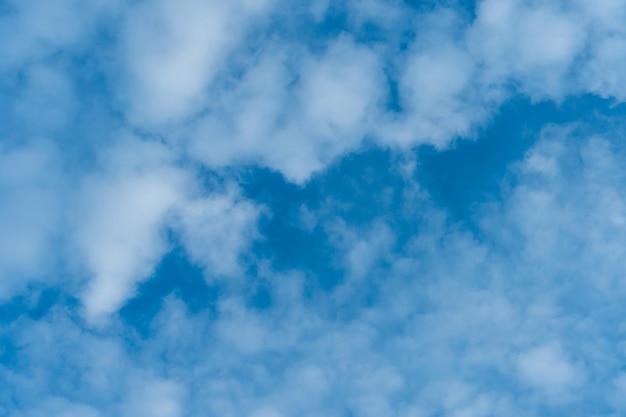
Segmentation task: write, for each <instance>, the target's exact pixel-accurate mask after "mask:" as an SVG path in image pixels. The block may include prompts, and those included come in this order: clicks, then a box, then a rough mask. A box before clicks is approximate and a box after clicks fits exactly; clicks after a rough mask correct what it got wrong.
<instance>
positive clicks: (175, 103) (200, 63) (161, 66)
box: [119, 0, 271, 128]
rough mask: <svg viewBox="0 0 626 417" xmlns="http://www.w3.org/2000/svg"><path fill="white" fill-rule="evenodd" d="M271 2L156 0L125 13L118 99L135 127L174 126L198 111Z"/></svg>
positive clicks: (204, 104) (201, 108) (205, 103)
mask: <svg viewBox="0 0 626 417" xmlns="http://www.w3.org/2000/svg"><path fill="white" fill-rule="evenodd" d="M270 5H271V1H260V2H250V1H234V2H228V3H224V2H219V1H201V0H185V1H171V0H160V1H158V2H156V4H154V3H150V4H147V3H146V4H140V5H138V6H137V7H136V8H135V9H134V10H132V12H130V13H129V14H128V15H127V22H126V28H125V32H124V47H125V52H124V59H123V61H122V62H121V64H122V65H123V66H125V67H127V68H126V71H125V72H126V75H127V77H126V80H125V81H123V82H122V84H121V85H120V87H121V89H120V92H119V93H120V95H121V97H122V98H123V100H124V101H126V102H127V106H128V107H127V108H128V114H129V117H130V120H132V121H133V122H134V123H137V124H139V125H140V126H147V127H149V128H150V127H159V126H163V125H166V126H167V125H168V124H171V123H176V122H179V121H181V120H185V119H186V118H188V117H190V116H193V115H194V114H195V113H197V112H199V111H201V110H203V108H204V107H205V106H206V105H207V102H209V100H208V98H207V97H206V93H207V91H208V88H209V86H210V85H211V83H212V81H213V79H214V77H215V75H216V74H217V73H218V72H220V71H223V70H225V69H226V66H227V61H228V60H229V53H231V52H232V50H233V48H235V47H236V46H238V43H239V42H240V41H241V40H242V39H243V37H244V36H245V35H246V32H247V31H248V30H249V28H250V27H251V26H254V25H255V20H256V19H261V18H262V14H263V13H265V12H266V9H268V7H269V6H270Z"/></svg>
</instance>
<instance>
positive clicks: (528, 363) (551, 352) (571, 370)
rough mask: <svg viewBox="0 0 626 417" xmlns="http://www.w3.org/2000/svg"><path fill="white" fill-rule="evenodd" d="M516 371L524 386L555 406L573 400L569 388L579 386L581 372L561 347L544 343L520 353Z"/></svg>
mask: <svg viewBox="0 0 626 417" xmlns="http://www.w3.org/2000/svg"><path fill="white" fill-rule="evenodd" d="M517 368H518V371H519V373H520V377H521V378H522V379H523V380H524V382H525V383H527V384H528V385H530V386H531V387H532V388H534V389H536V390H538V391H539V392H540V393H541V394H543V395H545V396H547V397H548V398H549V401H550V402H554V403H556V404H559V403H563V402H568V401H571V400H572V397H571V392H570V390H571V388H572V386H575V385H577V384H579V383H580V382H581V378H582V375H581V371H580V369H578V368H577V367H576V366H575V364H572V363H571V361H570V359H568V357H567V354H566V353H565V352H563V349H562V348H561V346H560V345H559V344H557V343H547V344H544V345H541V346H538V347H534V348H531V349H529V350H527V351H525V352H522V353H521V354H520V355H519V356H518V358H517Z"/></svg>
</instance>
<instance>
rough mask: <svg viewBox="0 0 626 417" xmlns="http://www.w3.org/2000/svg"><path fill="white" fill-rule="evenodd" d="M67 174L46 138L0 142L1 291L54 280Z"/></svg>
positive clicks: (0, 293) (9, 292)
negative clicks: (20, 143)
mask: <svg viewBox="0 0 626 417" xmlns="http://www.w3.org/2000/svg"><path fill="white" fill-rule="evenodd" d="M66 191H67V190H66V178H64V175H63V166H62V162H61V157H60V153H59V150H58V149H57V148H56V146H55V145H54V144H52V143H50V142H48V141H38V142H35V143H32V144H29V145H24V146H17V147H9V146H6V147H2V148H0V199H1V200H2V204H0V229H2V233H0V277H1V279H0V297H2V298H10V297H11V296H12V295H13V294H14V292H15V291H18V292H19V291H22V290H23V289H24V287H25V286H26V283H27V282H28V281H30V280H33V281H46V280H54V277H53V276H52V275H53V274H50V273H49V270H50V268H52V267H53V266H54V265H55V263H56V262H57V260H56V259H55V256H54V255H53V254H52V253H51V252H52V251H53V249H54V247H56V245H57V242H58V240H59V239H60V233H61V230H62V220H63V212H62V200H63V197H64V194H65V193H66Z"/></svg>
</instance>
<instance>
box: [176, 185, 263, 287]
mask: <svg viewBox="0 0 626 417" xmlns="http://www.w3.org/2000/svg"><path fill="white" fill-rule="evenodd" d="M238 194H239V191H238V190H236V189H235V188H233V187H231V188H230V189H228V190H226V191H225V192H224V193H220V192H215V193H212V194H209V195H208V196H206V197H204V198H197V199H193V200H190V201H187V202H185V203H184V204H182V205H181V207H180V208H179V210H178V212H177V213H178V214H177V215H178V221H177V222H178V223H179V227H178V229H180V230H179V232H180V234H181V243H182V244H183V246H184V247H185V249H186V250H187V252H188V253H189V257H190V259H191V260H192V261H193V262H194V263H196V264H198V265H201V266H202V267H203V268H204V269H205V274H206V278H207V280H209V281H212V280H215V279H219V278H223V277H231V278H233V277H234V276H235V275H240V274H243V273H244V270H243V269H242V262H241V260H240V259H239V256H240V255H241V254H242V253H244V252H245V251H246V250H247V249H248V247H249V246H250V244H251V243H252V242H253V241H254V240H255V239H256V238H257V237H258V233H257V231H256V223H257V220H258V217H259V208H258V207H256V206H255V205H253V204H252V203H250V202H248V201H246V200H244V199H242V198H241V197H240V196H238Z"/></svg>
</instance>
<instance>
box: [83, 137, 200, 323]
mask: <svg viewBox="0 0 626 417" xmlns="http://www.w3.org/2000/svg"><path fill="white" fill-rule="evenodd" d="M169 158H170V155H169V154H168V151H167V149H166V148H164V147H163V146H161V145H158V144H155V143H146V142H141V141H137V140H133V139H128V140H127V141H124V142H122V143H120V144H118V145H117V146H114V147H113V148H112V149H111V150H110V151H109V153H108V155H106V156H105V157H104V159H105V161H104V163H103V165H104V167H103V172H102V173H101V174H99V173H96V174H95V175H93V176H92V177H87V178H86V179H85V181H84V182H83V184H82V191H81V195H80V197H79V198H80V201H79V203H78V206H77V207H76V209H75V210H76V213H75V216H77V218H76V220H75V222H74V223H73V224H74V225H75V226H76V228H77V230H76V243H75V244H76V248H77V249H78V251H79V253H81V254H83V256H84V259H85V264H86V265H85V267H86V269H87V271H88V273H89V274H90V275H91V276H92V277H93V278H92V279H91V280H90V281H89V283H88V284H87V288H86V291H85V293H84V295H83V298H82V299H83V302H84V304H85V309H86V316H87V318H88V320H90V321H98V319H100V318H101V317H102V316H106V315H107V314H109V313H112V312H115V311H116V310H117V309H118V308H120V307H121V306H122V305H123V303H124V302H125V301H126V300H127V299H128V298H130V297H131V296H132V295H133V294H134V291H135V286H136V284H137V283H138V282H140V281H143V280H144V279H146V278H148V277H149V276H150V274H151V273H152V271H153V270H154V268H155V266H156V264H157V263H158V261H159V260H160V258H161V257H162V256H163V255H164V254H165V253H166V251H167V247H168V242H167V239H166V236H165V230H164V227H165V225H166V224H165V222H166V218H167V216H168V215H170V214H171V211H172V210H173V209H174V206H175V205H176V204H178V203H179V202H180V201H182V199H183V198H184V197H185V195H184V192H185V186H186V182H187V181H189V180H188V179H187V178H185V173H184V172H182V171H181V170H179V169H177V168H175V167H174V166H172V165H170V164H171V161H169V160H168V159H169Z"/></svg>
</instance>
